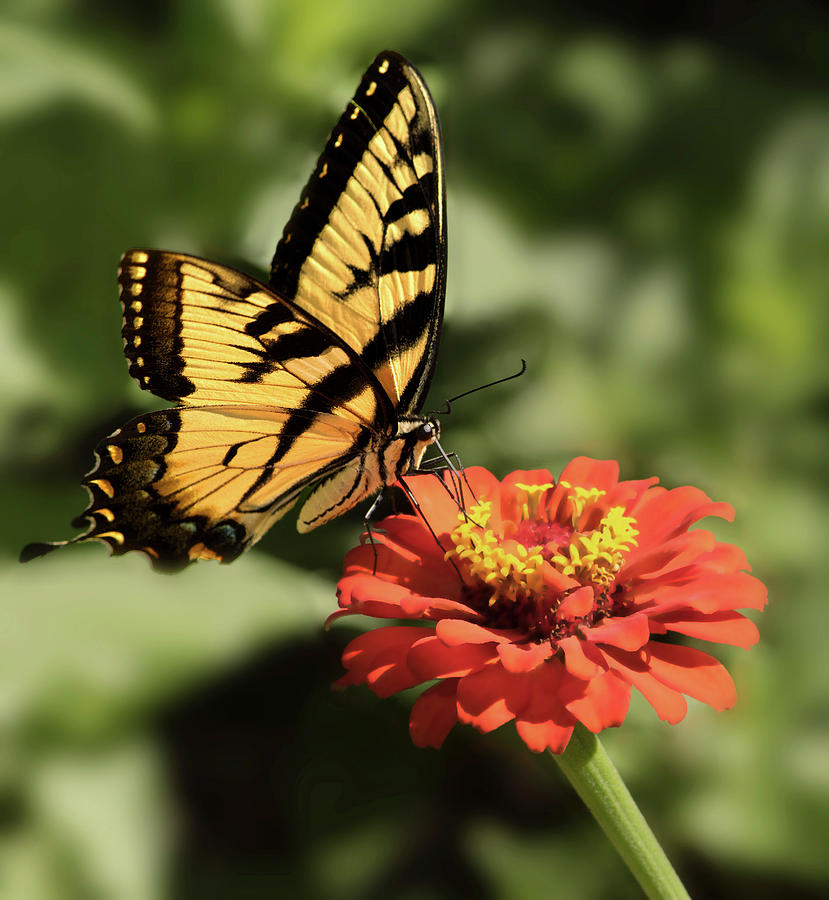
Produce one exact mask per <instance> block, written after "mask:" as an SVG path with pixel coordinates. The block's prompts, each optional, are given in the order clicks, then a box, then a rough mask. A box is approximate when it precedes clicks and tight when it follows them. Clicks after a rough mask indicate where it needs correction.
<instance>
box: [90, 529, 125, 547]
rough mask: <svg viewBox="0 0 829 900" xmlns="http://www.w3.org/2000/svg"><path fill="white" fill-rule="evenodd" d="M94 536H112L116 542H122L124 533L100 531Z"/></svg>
mask: <svg viewBox="0 0 829 900" xmlns="http://www.w3.org/2000/svg"><path fill="white" fill-rule="evenodd" d="M95 537H96V538H112V540H113V541H115V543H116V544H123V543H124V535H123V534H121V532H120V531H102V532H101V533H100V534H96V535H95Z"/></svg>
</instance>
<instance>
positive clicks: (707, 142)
mask: <svg viewBox="0 0 829 900" xmlns="http://www.w3.org/2000/svg"><path fill="white" fill-rule="evenodd" d="M682 8H685V12H684V13H677V12H675V11H674V7H673V6H672V5H670V4H668V5H666V4H643V3H633V4H625V5H624V7H623V8H619V5H617V4H615V3H613V4H612V3H609V2H608V3H604V2H600V0H591V2H587V3H575V2H567V0H556V2H553V3H550V4H544V5H539V6H538V7H535V6H533V5H531V4H526V3H524V2H520V0H513V2H511V3H509V4H503V3H472V2H465V0H440V2H437V0H419V2H417V3H408V4H400V5H398V4H393V3H389V2H388V0H373V2H363V3H359V4H356V3H354V4H349V3H336V2H328V0H304V2H302V3H288V2H285V3H280V2H268V0H204V2H184V0H178V2H163V0H149V2H148V0H122V2H118V3H107V2H103V0H86V2H81V0H74V2H73V0H6V3H4V13H3V18H2V20H0V161H1V162H2V167H1V168H0V210H2V214H1V215H0V222H2V224H1V225H0V228H1V229H2V240H0V467H2V515H1V516H0V554H2V556H0V563H1V564H2V572H1V573H0V585H2V587H1V588H0V594H2V598H1V599H0V894H2V896H4V897H6V896H8V897H11V898H33V900H38V898H47V900H48V898H61V900H63V898H116V900H143V898H167V897H171V898H204V897H227V898H241V897H244V898H258V897H279V896H292V897H309V898H323V900H329V898H330V900H339V898H358V897H360V898H362V897H368V898H371V897H377V898H379V897H383V898H464V897H473V896H474V897H480V898H510V900H513V898H534V897H539V896H561V897H578V898H588V900H590V898H627V897H631V898H633V897H637V896H638V890H637V888H636V886H635V885H634V884H633V882H632V880H631V879H630V877H629V876H628V875H627V873H626V872H625V870H624V869H623V867H622V865H621V863H620V862H619V860H618V859H617V858H616V856H615V854H614V852H613V851H612V850H611V849H610V848H609V846H608V845H607V844H606V842H605V841H604V840H603V838H602V837H601V835H600V834H599V832H598V830H597V828H596V826H595V825H594V823H593V822H592V820H591V819H590V818H589V816H588V815H587V813H586V812H585V811H584V809H583V808H582V807H581V806H580V803H579V801H578V800H577V799H576V797H575V795H574V794H573V793H572V791H571V790H570V789H569V787H568V785H567V784H566V783H565V782H564V780H563V779H562V777H561V776H560V774H559V772H558V770H557V768H556V766H555V765H554V764H553V762H552V760H550V759H549V758H545V757H536V756H533V755H532V754H530V753H529V752H528V751H527V750H526V749H525V748H524V746H523V745H522V744H521V743H520V742H519V741H518V740H517V739H516V738H515V735H514V733H512V730H511V729H503V730H502V731H503V733H496V734H494V735H491V736H487V737H481V736H479V735H477V734H476V733H474V732H472V731H471V730H470V729H462V728H458V729H456V731H455V733H453V734H452V736H451V737H450V738H449V740H448V741H447V744H446V746H445V748H444V749H443V750H442V751H441V752H433V751H422V750H417V749H415V748H414V747H412V746H411V745H410V743H409V740H408V736H407V727H406V722H407V715H408V707H409V705H410V702H411V698H406V697H404V698H397V699H394V700H387V701H379V700H377V699H376V698H374V697H373V695H371V694H369V693H368V692H367V691H365V690H358V689H352V690H350V691H347V692H332V691H331V690H330V688H329V685H330V683H331V681H332V680H333V679H334V678H336V677H337V675H338V674H339V671H340V668H339V661H338V660H339V653H340V651H341V649H342V647H343V646H344V645H345V643H346V642H347V641H348V640H349V639H350V637H353V636H354V634H355V633H356V630H357V629H358V628H359V627H360V626H359V624H358V623H352V622H350V621H349V622H347V623H338V624H337V625H336V626H335V627H334V628H333V629H332V630H331V631H330V632H328V633H326V632H324V631H323V629H322V622H323V619H324V617H325V615H326V614H327V613H328V612H329V611H331V610H332V609H333V607H334V603H335V599H334V583H335V579H336V576H337V573H338V569H339V566H340V565H341V560H342V557H343V553H344V552H345V550H346V549H347V548H348V547H349V546H350V545H352V544H353V543H354V542H355V541H356V539H357V536H358V534H359V532H360V530H361V522H360V514H359V513H355V514H353V515H351V516H349V517H347V518H345V519H343V520H340V521H338V522H336V523H334V524H332V525H330V526H328V527H326V528H325V529H323V530H321V531H319V532H315V533H313V534H312V535H310V536H303V537H300V536H298V535H297V534H296V532H295V530H294V517H293V516H291V515H289V516H288V517H287V519H286V520H284V521H283V522H282V523H280V524H279V525H278V526H277V527H275V528H274V529H273V531H272V532H271V533H270V534H269V535H268V536H267V538H266V539H265V540H263V541H262V543H261V545H260V546H259V547H258V548H257V549H255V550H254V551H253V552H251V553H250V554H248V555H247V556H246V557H245V558H243V559H241V560H239V561H238V562H236V563H235V564H234V565H232V566H228V567H224V566H216V565H211V564H202V565H198V566H194V567H191V568H190V569H189V570H187V571H186V572H184V573H182V574H179V575H175V576H161V575H157V574H154V573H153V572H152V571H151V570H150V568H149V565H148V564H147V561H146V560H145V559H144V558H143V557H142V558H132V557H130V558H124V559H117V560H110V559H108V558H107V555H106V552H105V550H104V548H103V547H101V546H100V545H98V544H95V545H91V546H82V547H75V548H72V549H71V550H67V551H65V552H63V553H59V554H55V555H53V556H51V557H49V558H47V559H43V560H39V561H37V562H35V563H32V564H30V565H28V566H26V567H23V566H19V565H18V563H17V561H16V560H17V554H18V552H19V549H20V547H21V546H22V544H24V543H25V542H27V541H29V540H35V539H50V538H53V539H57V538H61V537H68V536H70V535H71V534H72V533H73V531H72V529H71V528H70V527H69V524H68V523H69V521H70V520H71V519H72V518H73V517H74V516H75V515H76V514H77V513H78V512H79V511H80V510H81V509H82V508H83V507H84V505H85V493H84V492H83V491H82V489H81V488H80V487H79V486H78V484H79V479H80V477H81V476H82V474H83V473H84V472H85V471H86V470H87V469H88V468H89V466H90V463H91V448H92V446H93V445H94V443H95V442H96V441H97V440H98V439H100V438H101V437H102V436H103V435H105V434H106V433H108V432H109V431H110V430H112V428H114V427H115V426H117V425H118V424H120V423H121V422H123V421H124V420H125V419H126V418H128V417H129V416H131V415H133V414H136V413H138V412H140V411H142V410H147V409H151V408H158V407H159V406H160V405H161V404H158V403H155V402H154V400H153V398H152V397H150V396H149V395H147V394H143V393H142V392H141V391H139V390H138V388H137V386H136V385H134V384H132V383H131V381H130V379H129V377H128V375H127V372H126V367H125V364H124V361H123V359H122V356H121V339H120V336H119V329H120V309H119V304H118V301H117V293H116V283H115V270H116V267H117V262H118V258H119V256H120V254H121V252H122V251H123V250H125V249H126V248H128V247H131V246H136V245H137V246H160V247H166V248H169V249H177V250H182V251H189V252H194V253H199V254H202V255H207V256H212V257H214V258H217V259H220V260H224V261H226V262H231V263H237V264H240V261H243V262H242V263H241V264H242V265H244V266H247V268H248V270H249V271H251V272H253V273H256V272H257V271H261V270H263V269H265V268H266V267H267V264H268V261H269V259H270V256H271V253H272V250H273V246H274V244H275V242H276V240H277V238H278V237H279V235H280V234H281V230H282V227H283V225H284V223H285V221H286V219H287V217H288V215H289V213H290V210H291V208H292V206H293V204H294V202H295V200H296V197H297V196H298V193H299V190H300V188H301V186H302V184H303V183H304V180H305V178H306V177H307V176H308V174H309V173H310V171H311V167H312V164H313V162H314V160H315V158H316V155H317V154H318V152H319V151H320V149H321V148H322V145H323V142H324V140H325V138H326V136H327V133H328V130H329V129H330V128H331V126H332V124H333V122H334V121H335V120H336V118H337V116H338V115H339V112H340V111H341V109H342V108H343V106H344V105H345V102H346V101H347V99H348V98H349V96H350V95H351V92H352V90H353V89H354V87H355V86H356V84H357V81H358V79H359V77H360V75H361V73H362V71H363V69H364V68H365V67H366V66H367V65H368V63H369V61H370V60H371V59H372V57H373V56H374V54H375V53H376V52H378V51H379V50H381V49H383V48H385V47H391V48H394V49H398V50H400V51H402V52H404V53H405V54H407V55H408V56H409V57H410V58H411V59H412V60H413V61H415V63H416V64H417V65H418V66H419V67H420V68H421V69H422V71H423V72H424V74H425V76H426V78H427V81H428V83H429V85H430V86H431V89H432V91H433V93H434V96H435V98H436V102H437V105H438V108H439V111H440V114H441V117H442V122H443V131H444V138H445V146H446V157H447V177H448V204H449V257H450V271H449V287H448V296H447V308H446V326H445V334H444V340H443V345H442V351H441V357H440V362H439V366H438V372H437V376H436V378H435V381H434V386H433V390H432V393H431V398H430V401H429V402H428V403H427V408H431V407H437V406H439V405H440V404H441V402H442V400H443V398H445V397H447V396H450V395H452V394H453V393H458V392H460V391H462V390H465V389H467V388H470V387H473V386H474V385H476V384H480V383H481V382H482V381H483V380H486V379H489V378H496V377H498V376H501V375H504V374H507V373H509V372H511V371H514V370H515V369H517V368H518V365H519V360H520V359H521V358H522V357H523V358H525V359H526V360H527V363H528V371H527V374H526V375H525V376H524V377H523V378H521V379H519V380H518V381H514V382H511V383H509V384H507V385H503V386H501V387H498V388H495V389H492V390H490V391H487V392H484V393H480V394H477V395H475V396H473V397H470V398H468V399H465V400H462V401H459V402H458V403H457V405H456V407H455V408H454V410H453V412H452V414H451V416H449V417H447V418H446V419H444V422H443V429H444V438H445V444H446V445H447V446H448V447H449V448H450V449H451V450H455V451H457V452H458V453H459V454H460V456H461V458H462V459H463V460H464V461H465V463H466V464H467V465H469V464H483V465H486V466H488V467H490V468H491V469H493V470H494V471H496V472H497V473H499V474H502V475H503V474H506V473H507V472H508V471H510V470H512V469H514V468H519V467H538V466H548V467H550V468H552V469H553V470H554V471H555V470H558V469H560V467H561V466H562V464H563V463H564V462H566V461H567V459H569V458H570V457H571V456H573V455H577V454H582V453H585V454H590V455H594V456H597V457H614V458H617V459H619V460H620V462H621V465H622V471H623V475H624V476H625V477H629V478H640V477H644V476H648V475H651V474H658V475H659V476H660V477H661V478H662V481H663V483H664V484H666V485H668V486H675V485H679V484H685V483H692V484H696V485H699V486H701V487H702V488H703V489H705V490H706V491H707V492H708V493H709V494H710V495H711V496H713V497H714V498H716V499H721V500H727V501H729V502H731V503H732V504H733V505H734V506H735V507H736V508H737V511H738V517H737V520H736V522H735V524H734V525H732V526H724V527H722V528H718V529H717V534H718V536H719V537H720V538H721V539H726V540H729V541H732V542H735V543H738V544H740V545H741V546H743V547H744V548H745V549H746V551H747V553H748V556H749V559H750V560H751V561H752V563H753V564H754V567H755V573H756V574H757V575H759V576H760V577H761V578H762V579H764V580H765V581H766V582H767V584H768V586H769V589H770V596H771V604H770V606H769V607H768V609H767V611H766V612H765V613H764V614H763V615H762V616H758V617H756V618H757V619H758V620H759V624H760V627H761V630H762V641H761V643H760V644H759V645H758V646H757V647H756V648H754V649H753V650H752V651H751V652H748V653H747V652H745V651H742V650H736V649H731V648H726V649H724V650H723V651H722V652H721V653H720V654H719V655H720V657H721V658H722V659H724V660H725V661H726V662H727V664H728V666H729V668H730V669H731V671H732V672H733V674H734V677H735V679H736V682H737V685H738V689H739V694H740V702H739V704H738V706H737V707H736V708H735V709H734V710H732V711H730V712H728V713H725V714H722V715H717V714H716V713H714V712H713V711H712V710H710V709H708V708H707V707H703V706H700V705H698V704H693V703H692V705H691V709H690V712H689V715H688V717H687V719H686V720H685V721H684V722H683V723H682V724H681V725H678V726H675V727H668V726H666V725H664V724H662V723H660V722H659V721H658V719H657V718H656V716H655V715H654V714H653V713H652V712H651V711H650V710H649V708H647V706H646V705H645V704H644V703H643V702H638V701H637V702H634V705H633V707H632V711H631V714H630V716H629V718H628V721H627V722H626V723H625V725H624V727H623V728H622V729H619V730H615V731H612V732H607V733H605V736H604V742H605V745H606V746H607V748H608V750H609V752H610V753H611V755H612V757H613V758H614V760H615V762H616V764H617V765H618V767H619V768H620V769H621V771H622V774H623V776H624V777H625V779H626V780H627V782H628V784H629V786H630V787H631V789H632V791H633V793H634V795H635V796H636V798H637V799H638V801H639V802H640V804H641V806H642V808H643V810H644V812H645V814H646V816H647V817H648V819H649V821H650V822H651V824H652V825H653V827H654V828H655V830H656V832H657V834H658V835H659V836H660V837H661V839H662V840H663V841H664V843H665V846H666V848H667V850H668V852H669V854H670V855H671V857H672V859H673V860H674V861H675V863H676V866H677V867H678V870H679V872H680V874H681V876H682V877H683V878H684V879H685V881H686V884H687V885H688V886H689V888H690V890H691V893H692V894H693V895H695V896H698V897H707V898H711V897H714V898H716V897H733V896H738V895H740V896H742V895H747V894H748V893H749V892H751V894H752V895H753V896H754V897H756V898H760V900H762V898H772V897H780V896H786V897H805V898H809V897H823V896H826V892H827V889H829V854H827V852H826V839H827V833H829V705H828V704H827V701H828V700H829V666H827V663H826V659H827V635H829V604H828V603H827V601H826V538H827V534H829V528H827V524H829V523H827V506H826V499H827V498H826V468H825V460H826V456H827V449H828V448H829V440H827V401H829V393H827V389H828V388H829V384H828V383H827V364H826V358H827V354H826V340H827V334H828V333H829V332H828V331H827V321H826V319H827V289H828V288H829V252H827V251H829V63H827V60H829V13H827V12H826V11H825V10H824V9H823V8H822V7H821V6H819V5H811V4H808V3H805V2H802V0H801V2H797V0H795V2H793V3H788V4H777V3H773V2H770V0H760V2H755V3H751V4H748V3H741V4H729V3H713V2H710V3H700V4H695V5H694V6H693V11H691V7H687V5H683V6H682Z"/></svg>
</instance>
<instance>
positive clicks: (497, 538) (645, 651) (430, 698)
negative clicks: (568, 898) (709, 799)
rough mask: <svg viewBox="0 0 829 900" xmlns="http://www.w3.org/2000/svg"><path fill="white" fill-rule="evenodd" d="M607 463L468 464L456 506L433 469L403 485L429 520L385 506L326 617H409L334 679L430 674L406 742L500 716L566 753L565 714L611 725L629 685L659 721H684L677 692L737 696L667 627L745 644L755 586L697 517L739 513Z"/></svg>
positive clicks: (719, 699) (357, 643)
mask: <svg viewBox="0 0 829 900" xmlns="http://www.w3.org/2000/svg"><path fill="white" fill-rule="evenodd" d="M618 475H619V468H618V464H617V463H616V462H614V461H602V460H593V459H588V458H585V457H580V458H578V459H575V460H573V462H571V463H570V464H569V465H568V466H567V467H566V468H565V470H564V471H563V472H562V475H561V478H560V479H559V481H558V482H557V483H556V482H555V480H554V479H553V477H552V475H551V474H550V473H549V472H548V471H546V470H537V471H527V472H513V473H512V474H511V475H508V476H507V477H506V478H505V479H504V480H503V481H498V479H496V478H495V476H494V475H492V474H491V473H490V472H488V471H487V470H486V469H481V468H473V469H468V470H467V472H466V477H467V479H468V484H469V487H470V488H471V492H472V495H473V496H472V498H469V499H468V500H467V503H466V509H465V511H461V512H459V511H458V506H457V505H456V503H455V502H454V500H453V499H452V498H451V497H450V495H449V494H448V492H447V490H446V488H445V487H444V486H443V485H442V484H441V483H439V481H438V479H437V478H436V477H432V476H427V475H422V476H415V477H412V478H410V479H407V483H408V485H409V486H410V487H411V489H412V491H413V493H414V494H415V496H416V498H417V500H418V502H419V504H420V506H421V510H422V512H423V515H424V516H425V518H426V520H428V522H429V524H430V525H431V527H432V529H433V530H434V532H435V534H436V535H437V537H438V539H439V540H440V543H441V545H442V547H439V546H438V545H437V543H436V542H435V539H434V537H433V536H432V534H431V533H430V532H429V530H428V529H427V527H426V525H425V524H424V522H423V521H422V520H421V519H420V518H419V517H417V516H413V515H394V516H390V517H389V518H387V519H385V520H384V521H383V522H382V523H380V526H379V527H380V529H381V531H380V533H375V534H374V536H373V545H372V544H371V543H369V542H368V541H365V539H364V542H363V543H362V544H361V546H359V547H356V548H355V549H353V550H351V551H350V552H349V553H348V555H347V556H346V560H345V571H344V574H343V577H342V578H341V580H340V582H339V586H338V596H339V603H340V606H341V607H342V608H341V609H340V610H339V611H338V612H336V613H334V614H333V615H332V617H331V618H332V619H334V618H338V617H339V616H343V615H353V614H358V613H359V614H362V615H367V616H373V617H376V618H381V619H412V620H416V621H417V622H418V627H412V626H411V625H402V626H399V625H395V626H384V627H381V628H377V629H375V630H372V631H369V632H367V633H365V634H363V635H361V636H360V637H358V638H356V639H355V640H353V641H352V642H351V643H350V644H349V645H348V647H346V649H345V652H344V654H343V664H344V666H345V668H346V670H347V673H346V674H345V675H344V676H343V677H342V678H341V679H340V680H339V682H338V684H339V685H341V686H345V685H350V684H366V685H367V686H368V687H369V688H371V690H373V691H374V692H375V693H376V694H377V695H378V696H381V697H387V696H390V695H391V694H394V693H396V692H397V691H401V690H404V689H406V688H410V687H412V686H413V685H417V684H420V683H423V682H431V681H436V682H437V683H436V684H434V685H432V686H431V687H429V688H428V690H426V691H425V692H424V693H423V694H421V696H420V697H419V699H418V700H417V701H416V703H415V704H414V706H413V708H412V713H411V719H410V730H411V736H412V740H413V741H414V743H415V744H417V745H418V746H423V747H425V746H429V747H439V746H440V745H441V744H442V743H443V741H444V739H445V738H446V736H447V734H448V733H449V731H450V730H451V728H452V726H453V725H454V724H455V723H456V722H458V721H460V722H466V723H469V724H471V725H474V726H475V727H476V728H477V729H478V730H479V731H482V732H489V731H492V730H493V729H495V728H498V727H499V726H500V725H503V724H505V723H507V722H511V721H512V722H515V727H516V729H517V731H518V733H519V735H520V736H521V738H522V739H523V740H524V742H525V743H526V744H527V746H528V747H529V748H530V749H531V750H535V751H541V750H544V749H549V750H552V751H553V752H554V753H560V752H562V751H563V750H564V748H565V747H566V746H567V742H568V741H569V739H570V734H571V732H572V730H573V727H574V726H575V724H576V723H577V722H582V723H583V724H584V725H585V726H586V727H587V728H589V729H590V730H591V731H593V732H599V731H601V730H602V729H603V728H608V727H610V726H612V725H619V724H621V722H622V721H623V719H624V718H625V715H626V713H627V709H628V704H629V701H630V693H631V688H632V687H635V688H636V689H637V690H639V691H640V692H641V693H642V694H643V695H644V696H645V698H646V699H647V700H648V702H649V703H650V704H651V705H652V706H653V708H654V709H655V710H656V712H657V714H658V715H659V716H660V718H662V719H664V720H666V721H668V722H678V721H679V720H680V719H682V718H683V717H684V715H685V712H686V709H687V704H686V700H685V697H684V696H683V695H684V694H687V695H688V696H689V697H694V698H696V699H697V700H701V701H703V702H704V703H708V704H710V705H711V706H713V707H714V708H715V709H717V710H723V709H726V708H728V707H730V706H732V705H733V704H734V702H735V700H736V692H735V688H734V683H733V681H732V680H731V677H730V676H729V674H728V672H727V671H726V669H725V668H724V667H723V666H722V665H721V664H720V663H719V662H717V660H715V659H714V658H713V657H711V656H709V655H708V654H707V653H703V652H702V651H701V650H697V649H695V648H692V647H688V646H685V645H684V644H682V643H678V642H677V641H674V640H670V639H668V640H665V635H667V634H668V633H669V632H673V633H676V634H681V635H687V636H689V637H693V638H702V639H704V640H708V641H716V642H719V643H723V644H736V645H737V646H740V647H750V646H751V645H752V644H754V643H755V642H756V641H757V638H758V633H757V629H756V627H755V625H754V624H753V623H752V622H751V621H749V620H748V619H746V618H745V617H744V616H742V615H741V614H740V613H738V612H736V611H735V610H736V609H742V608H752V609H760V608H762V607H763V605H764V604H765V602H766V590H765V588H764V586H763V584H762V583H761V582H760V581H758V580H757V579H756V578H753V577H751V576H750V575H748V574H746V572H747V570H748V569H749V566H748V563H747V562H746V559H745V556H744V555H743V553H742V551H740V550H739V549H738V548H736V547H733V546H731V545H729V544H723V543H719V542H718V541H716V540H714V536H713V535H712V534H711V533H710V532H708V531H704V530H702V529H694V530H692V531H689V530H688V529H689V527H690V526H691V525H692V524H693V523H695V522H697V521H698V520H699V519H701V518H703V517H704V516H711V515H713V516H721V517H723V518H726V519H729V520H731V519H732V518H733V515H734V511H733V509H732V508H731V507H730V506H729V505H728V504H725V503H713V502H712V501H711V500H709V499H708V498H707V497H706V496H705V494H703V493H702V491H700V490H698V489H697V488H693V487H681V488H676V489H674V490H666V489H665V488H660V487H655V486H654V485H655V483H656V481H657V479H655V478H651V479H647V480H643V481H619V480H618Z"/></svg>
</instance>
